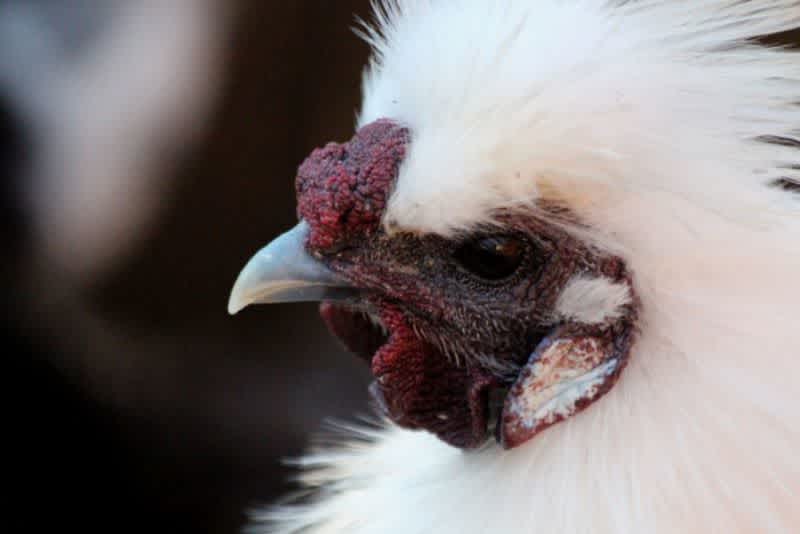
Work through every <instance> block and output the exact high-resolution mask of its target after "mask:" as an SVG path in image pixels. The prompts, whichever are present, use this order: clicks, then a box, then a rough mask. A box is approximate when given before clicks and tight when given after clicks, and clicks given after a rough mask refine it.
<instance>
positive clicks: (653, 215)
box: [263, 0, 800, 534]
mask: <svg viewBox="0 0 800 534" xmlns="http://www.w3.org/2000/svg"><path fill="white" fill-rule="evenodd" d="M377 13H378V17H377V18H378V24H377V26H376V27H375V29H372V30H367V32H366V35H367V37H368V39H369V41H370V42H371V44H372V45H373V47H374V49H375V60H374V62H373V64H372V66H371V67H370V69H369V70H368V73H367V75H366V77H365V83H364V91H365V96H364V104H363V109H362V113H361V116H360V123H362V124H366V123H368V122H371V121H373V120H375V119H377V118H380V117H389V118H392V119H395V120H397V121H400V122H403V123H405V124H406V125H408V126H409V128H410V130H411V132H412V143H411V147H410V152H409V155H408V157H407V158H406V161H405V162H404V164H403V166H402V168H401V171H400V175H399V178H398V183H397V186H396V189H395V191H394V193H393V195H392V197H391V200H390V204H389V208H388V210H387V213H386V216H385V220H384V222H385V223H386V225H387V228H389V229H395V228H400V229H403V230H411V231H418V232H436V233H441V234H444V235H448V234H452V233H453V232H457V231H460V230H464V229H467V228H469V227H472V226H474V225H476V224H480V223H485V222H487V221H491V217H492V212H493V211H494V210H495V209H497V208H498V207H509V206H512V207H516V208H519V209H532V210H533V209H536V208H535V207H534V203H535V202H536V201H538V200H542V199H545V200H556V201H559V202H563V203H565V204H566V205H567V206H569V208H570V209H571V210H572V211H573V212H574V213H576V214H577V215H578V216H579V217H580V219H581V220H582V221H583V222H585V223H586V224H587V225H588V227H589V228H590V229H591V230H585V229H584V230H581V231H582V232H583V233H584V234H585V236H586V237H587V238H588V239H592V240H593V241H594V242H595V243H596V244H597V245H598V246H601V247H604V248H607V249H610V250H613V251H614V252H616V253H618V254H620V255H622V256H623V257H624V259H625V260H626V262H627V264H628V266H629V267H630V269H631V270H632V272H633V275H634V281H635V285H636V288H637V291H638V294H639V296H640V298H641V310H642V317H641V325H640V335H639V338H638V340H637V341H636V343H635V345H634V347H633V350H632V353H631V356H630V364H629V366H628V368H627V370H626V371H625V373H623V375H622V378H621V379H620V381H619V383H618V384H617V385H616V386H615V387H614V388H613V389H612V391H611V392H609V393H608V394H607V395H606V396H605V397H604V398H603V399H601V400H600V401H598V402H597V403H595V404H594V405H592V406H591V408H590V409H588V410H586V411H585V412H582V413H581V414H579V415H577V416H574V417H572V418H570V419H568V420H567V421H565V422H563V423H560V424H558V425H556V426H554V427H552V428H550V429H548V430H547V431H545V432H544V433H542V434H541V435H539V436H537V437H536V438H535V439H533V440H531V441H530V442H528V443H526V444H525V445H523V446H520V447H518V448H516V449H513V450H509V451H503V450H501V449H499V448H498V447H497V446H496V445H494V444H492V445H489V446H487V447H485V448H484V449H482V450H480V451H477V452H467V453H465V452H462V451H460V450H457V449H454V448H450V447H449V446H447V445H445V444H443V443H442V442H440V441H438V440H437V439H436V438H435V437H433V436H431V435H429V434H427V433H424V432H410V431H405V430H401V429H398V428H394V427H389V428H386V429H383V430H378V431H370V432H366V431H363V432H364V433H362V434H361V437H362V438H363V437H367V438H369V439H367V440H358V439H356V438H357V437H358V436H352V438H353V440H354V441H350V442H346V443H344V444H343V445H341V446H340V447H338V448H334V449H327V450H323V451H321V452H319V453H317V454H313V455H311V456H308V457H306V458H304V459H303V460H302V461H301V462H300V463H301V465H302V466H303V467H305V468H309V471H307V472H306V474H305V475H303V481H304V482H305V483H306V484H307V485H308V486H309V487H311V488H321V491H320V494H319V496H318V497H317V498H315V499H314V500H313V501H312V502H311V503H310V504H304V505H294V506H286V507H280V508H276V509H273V510H270V511H268V512H267V513H265V514H264V517H263V518H264V519H268V520H270V522H269V525H270V526H269V527H267V528H268V529H273V531H275V532H299V531H301V530H302V531H303V532H313V533H332V532H353V533H403V534H416V533H423V532H436V533H440V534H445V533H459V534H462V533H481V532H503V533H508V534H513V533H523V532H524V533H529V532H544V533H551V532H552V533H605V532H614V533H634V532H635V533H641V532H647V533H659V532H703V533H707V532H725V533H737V532H741V533H745V532H746V533H750V532H787V533H788V532H797V531H798V530H800V459H799V458H800V455H798V454H797V451H798V446H799V445H800V402H798V400H799V399H800V386H799V385H798V384H799V379H798V376H800V318H798V310H799V309H800V284H798V283H797V278H798V273H800V202H798V199H797V197H793V196H792V195H790V194H787V193H786V192H785V191H779V190H777V189H776V188H774V187H770V186H769V184H770V183H771V182H772V181H773V180H774V179H776V178H778V177H788V178H795V179H800V171H798V170H797V169H796V168H795V169H791V168H790V167H791V165H792V163H793V162H795V163H796V162H797V161H798V159H800V154H798V153H797V152H796V151H793V149H790V148H789V147H783V146H778V145H774V144H766V143H763V142H760V141H758V140H756V139H757V138H758V137H760V136H766V135H768V136H785V137H792V136H795V137H796V136H797V135H798V127H800V106H799V105H797V102H798V101H800V55H798V54H797V53H794V52H791V51H787V50H781V49H775V48H772V49H769V48H765V47H759V46H756V45H754V44H752V43H751V42H749V41H747V39H748V38H750V37H753V36H755V35H760V34H766V33H771V32H777V31H782V30H786V29H790V28H793V27H797V26H800V2H798V1H797V0H752V1H748V2H742V1H739V0H691V1H681V0H674V1H673V0H640V1H621V0H618V1H614V0H572V1H568V0H540V1H537V2H533V1H528V0H503V1H498V2H494V1H488V0H483V1H481V0H460V1H455V0H453V1H449V0H440V1H436V0H397V1H394V2H386V3H383V4H381V5H380V6H379V7H378V10H377ZM576 231H578V230H576ZM592 298H595V299H597V295H593V296H592ZM601 301H602V299H601ZM575 305H576V303H575V302H570V306H572V307H574V306H575ZM351 432H357V431H355V430H353V429H351ZM303 529H308V530H303Z"/></svg>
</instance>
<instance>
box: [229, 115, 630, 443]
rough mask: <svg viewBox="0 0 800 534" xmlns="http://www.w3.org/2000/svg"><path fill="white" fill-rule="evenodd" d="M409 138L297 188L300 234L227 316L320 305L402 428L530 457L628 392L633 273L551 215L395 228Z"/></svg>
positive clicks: (334, 163) (251, 281)
mask: <svg viewBox="0 0 800 534" xmlns="http://www.w3.org/2000/svg"><path fill="white" fill-rule="evenodd" d="M409 142H410V136H409V133H408V131H407V130H406V129H404V128H403V127H401V126H399V125H397V124H395V123H393V122H391V121H388V120H380V121H377V122H375V123H372V124H370V125H367V126H365V127H364V128H362V129H361V130H359V131H358V132H357V133H356V135H355V136H354V138H353V139H352V140H351V141H350V142H349V143H346V144H329V145H328V146H326V147H325V148H323V149H319V150H316V151H314V152H313V153H312V154H311V156H310V157H309V158H308V159H307V160H306V161H305V162H304V163H303V164H302V165H301V167H300V169H299V172H298V177H297V194H298V212H299V216H300V219H301V223H300V224H299V225H298V226H297V227H296V228H295V229H294V230H292V231H290V232H288V233H287V234H284V236H282V237H281V238H279V239H278V240H276V241H275V242H273V244H271V245H269V246H268V247H266V248H265V249H264V250H262V251H261V252H260V253H258V254H257V255H256V257H255V258H254V259H253V260H251V262H250V263H249V264H248V266H247V267H245V269H244V271H243V272H242V274H241V275H240V278H239V280H237V283H236V286H235V287H234V291H233V293H232V295H231V304H230V306H229V308H230V310H231V311H232V312H235V311H237V310H238V309H240V308H241V307H243V306H245V305H247V304H249V303H252V302H276V301H287V300H309V299H319V300H322V301H323V302H322V305H321V314H322V317H323V319H324V321H325V322H326V324H327V326H328V328H329V329H330V330H331V331H332V332H333V333H334V334H335V335H336V336H337V337H338V338H339V339H340V340H341V341H342V342H343V343H344V344H345V345H346V346H347V348H348V349H349V350H351V351H352V352H354V353H355V354H357V355H359V356H360V357H362V358H364V359H365V360H366V361H367V362H368V363H369V364H370V366H371V369H372V372H373V374H374V376H375V379H376V380H375V382H374V383H373V385H372V387H371V392H372V394H373V396H374V397H375V399H376V401H377V403H378V405H379V406H380V408H381V409H382V410H383V412H384V413H385V414H386V415H387V416H388V417H389V418H390V419H391V420H392V421H394V422H395V423H396V424H398V425H401V426H404V427H406V428H412V429H424V430H427V431H430V432H432V433H434V434H436V435H437V436H438V437H440V438H441V439H442V440H444V441H446V442H447V443H449V444H451V445H454V446H456V447H460V448H465V449H467V448H474V447H477V446H479V445H481V444H482V443H483V442H484V441H485V440H486V438H487V435H489V434H490V433H492V432H493V433H494V434H495V437H496V438H497V440H498V441H499V442H500V443H501V444H502V445H503V446H505V447H514V446H517V445H519V444H521V443H523V442H525V441H527V440H528V439H530V438H531V437H533V436H534V435H535V434H536V433H538V432H540V431H541V430H543V429H544V428H546V427H547V426H549V425H551V424H553V423H556V422H558V421H560V420H562V419H564V418H566V417H568V416H570V415H572V414H573V413H575V412H577V411H579V410H581V409H582V408H584V407H586V406H588V405H589V404H590V403H591V402H593V401H594V400H596V399H597V398H599V397H600V396H601V395H602V394H603V393H604V392H606V391H607V390H608V389H609V388H610V387H611V386H612V385H613V384H614V382H615V381H616V379H617V377H618V376H619V373H620V372H621V371H622V369H623V368H624V366H625V363H626V360H627V355H628V351H629V348H630V345H631V342H632V333H633V328H634V322H635V316H636V299H635V296H634V295H633V292H632V288H631V282H630V277H629V275H628V273H627V271H626V269H625V266H624V264H623V262H622V261H621V260H620V259H619V258H616V257H613V256H610V255H604V254H602V253H600V252H598V251H596V250H593V249H591V248H590V247H587V246H585V245H584V244H582V243H581V242H580V241H579V240H578V239H576V238H575V237H574V236H572V235H571V234H570V233H568V232H567V231H565V230H564V229H562V226H561V225H558V224H552V223H549V222H548V220H547V214H548V213H552V215H553V217H554V219H560V218H561V217H563V213H561V212H557V211H556V210H553V209H551V210H548V209H547V207H543V209H542V211H541V214H540V215H538V216H531V215H522V214H515V213H499V214H498V215H497V223H498V224H497V225H493V226H492V227H490V228H480V229H478V230H475V231H474V232H472V233H470V234H469V235H461V236H458V237H456V238H446V237H442V236H438V235H431V234H427V235H418V234H412V233H406V232H403V231H402V230H401V229H398V230H397V231H391V232H387V231H386V229H385V228H384V227H383V226H382V225H381V216H382V214H383V211H384V208H385V206H386V203H387V201H388V198H389V196H390V195H391V192H392V187H393V184H394V182H395V180H396V177H397V174H398V169H399V166H400V164H401V162H402V160H403V157H404V155H405V151H406V147H407V146H408V143H409Z"/></svg>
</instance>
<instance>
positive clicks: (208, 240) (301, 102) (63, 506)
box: [0, 0, 800, 533]
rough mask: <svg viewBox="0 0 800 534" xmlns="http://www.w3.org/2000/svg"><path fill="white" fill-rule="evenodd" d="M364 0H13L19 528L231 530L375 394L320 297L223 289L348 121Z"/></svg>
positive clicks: (9, 290) (14, 520)
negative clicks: (308, 164)
mask: <svg viewBox="0 0 800 534" xmlns="http://www.w3.org/2000/svg"><path fill="white" fill-rule="evenodd" d="M368 4H369V0H336V1H335V2H333V1H323V0H292V1H291V2H279V1H263V0H216V1H215V0H172V1H171V2H164V1H163V0H139V1H137V2H130V1H126V0H68V1H64V0H0V172H2V179H3V181H2V196H0V200H1V201H2V203H3V205H2V211H0V213H2V216H3V218H4V221H3V222H4V224H3V231H2V235H3V240H4V243H3V245H4V249H5V261H3V262H2V269H3V275H4V276H5V277H6V280H7V282H6V284H5V295H4V297H5V298H4V299H3V305H4V312H5V314H4V317H5V319H4V325H3V326H4V328H3V334H2V336H3V341H4V344H3V346H4V348H5V349H7V350H6V352H5V356H4V360H5V361H6V362H8V363H9V364H10V365H8V366H7V367H6V370H5V372H4V373H3V376H5V377H6V378H5V381H6V384H7V387H4V388H3V393H4V399H5V406H6V413H7V414H8V416H9V417H8V418H7V419H6V422H5V425H4V426H5V432H4V435H5V436H6V437H5V441H6V443H10V444H11V448H10V454H8V455H5V459H6V460H5V461H6V462H7V463H8V466H7V469H6V470H5V472H6V473H8V474H10V476H6V477H4V479H3V480H4V482H5V483H6V487H7V491H10V493H11V494H12V495H13V498H12V506H11V507H10V511H9V512H8V513H9V514H10V521H6V522H5V524H6V525H9V527H7V528H6V531H7V532H17V531H25V532H30V531H33V532H39V531H51V530H56V529H59V530H60V529H72V528H77V529H80V530H81V531H94V530H100V529H102V530H108V531H113V532H162V531H164V532H172V533H179V532H194V533H203V532H214V533H228V532H237V531H239V530H240V529H241V528H242V527H243V525H245V523H246V517H247V516H246V514H247V510H248V509H251V508H253V507H257V506H261V505H264V504H266V503H269V502H271V501H273V500H274V499H275V498H276V497H277V496H279V495H280V494H282V493H285V492H286V491H287V490H289V489H291V485H290V482H289V481H288V477H289V474H290V473H289V471H288V470H287V469H286V468H285V467H283V466H282V464H281V460H282V459H283V458H287V457H292V456H296V455H298V454H300V453H301V452H302V450H303V449H304V448H305V447H306V446H307V445H308V444H309V441H310V436H312V435H313V434H315V433H318V432H319V431H320V430H321V429H322V428H323V420H325V419H328V418H348V417H352V416H353V415H354V414H358V413H366V412H367V394H366V385H367V383H368V381H369V376H368V371H367V368H366V367H365V366H364V365H363V364H362V363H361V362H359V361H357V360H356V359H355V358H353V357H351V356H349V355H347V354H345V353H344V352H343V351H342V350H341V349H340V348H339V347H338V345H337V344H336V342H335V340H334V339H333V338H332V337H331V336H329V335H328V334H327V332H326V331H325V330H324V328H323V326H322V324H321V321H320V320H318V317H317V310H316V305H313V304H308V305H299V304H297V305H283V306H280V307H256V308H250V309H247V310H245V311H244V312H242V313H241V314H240V315H238V316H237V317H236V318H235V319H234V318H231V317H229V316H228V315H227V313H226V311H225V309H226V302H227V297H228V292H229V290H230V288H231V286H232V284H233V281H234V279H235V278H236V275H237V274H238V272H239V270H240V269H241V267H243V266H244V263H245V261H246V260H247V259H248V258H249V257H250V255H251V254H252V253H253V252H255V251H256V250H257V249H258V248H260V247H261V246H262V245H264V244H266V242H268V241H269V240H270V239H271V238H272V237H274V236H275V235H277V234H278V233H280V232H281V231H283V230H285V229H288V228H289V227H291V226H292V225H293V224H294V222H295V212H294V183H293V180H294V174H295V170H296V168H297V165H298V164H299V163H300V162H301V161H302V160H303V158H304V157H305V156H306V154H308V153H309V152H310V151H311V149H313V148H314V147H317V146H320V145H322V144H324V143H326V142H327V141H330V140H338V141H342V140H346V139H347V138H349V137H350V135H351V134H352V130H353V124H354V117H355V112H356V110H357V107H358V102H359V90H360V73H361V69H362V67H363V65H364V63H365V61H366V58H367V53H368V51H367V48H366V46H365V45H364V44H363V43H361V42H360V41H359V40H358V39H357V38H356V37H355V36H354V34H353V33H352V31H351V27H352V26H353V25H354V23H355V20H356V19H355V17H356V16H360V17H362V18H369V10H368ZM770 41H771V42H774V43H781V44H791V43H797V44H800V32H797V31H796V32H790V33H788V34H784V35H781V36H777V37H773V38H770Z"/></svg>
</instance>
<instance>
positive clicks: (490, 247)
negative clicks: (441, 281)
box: [454, 236, 525, 280]
mask: <svg viewBox="0 0 800 534" xmlns="http://www.w3.org/2000/svg"><path fill="white" fill-rule="evenodd" d="M524 252H525V244H524V243H523V242H522V240H520V239H516V238H514V237H510V236H489V237H481V238H479V239H475V240H473V241H468V242H467V243H464V244H463V245H461V246H460V247H459V248H458V250H456V252H455V254H454V257H455V259H456V261H458V262H459V263H460V264H461V265H462V266H463V267H464V268H465V269H467V270H468V271H470V272H471V273H473V274H476V275H478V276H480V277H481V278H484V279H486V280H500V279H501V278H506V277H507V276H511V275H512V274H514V271H516V270H517V267H519V264H520V263H522V256H523V253H524Z"/></svg>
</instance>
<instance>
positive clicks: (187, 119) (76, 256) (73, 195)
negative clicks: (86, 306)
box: [0, 0, 224, 277]
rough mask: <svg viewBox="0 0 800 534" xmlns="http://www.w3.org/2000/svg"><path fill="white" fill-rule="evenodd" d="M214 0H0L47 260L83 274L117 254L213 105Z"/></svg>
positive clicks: (217, 22)
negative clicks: (29, 141)
mask: <svg viewBox="0 0 800 534" xmlns="http://www.w3.org/2000/svg"><path fill="white" fill-rule="evenodd" d="M221 11H223V10H222V5H221V4H219V3H217V2H214V1H213V0H199V1H197V0H195V1H193V0H176V1H170V2H162V1H158V0H144V1H139V2H127V1H119V0H111V1H104V0H78V1H73V2H58V1H48V0H35V1H30V0H20V1H13V0H5V1H3V2H2V3H0V91H2V94H3V95H5V97H6V98H8V99H9V101H10V102H11V103H12V104H13V106H14V108H15V110H17V112H18V113H19V115H20V118H21V119H22V120H23V121H24V123H25V125H26V127H27V128H28V131H29V132H30V134H31V139H32V141H33V144H34V146H35V147H36V148H35V152H36V154H35V158H34V159H33V161H32V166H31V168H30V169H29V170H28V179H27V180H25V182H24V183H25V191H24V194H25V195H26V197H27V199H28V202H29V205H30V209H31V213H32V214H33V216H32V221H34V228H35V234H36V237H35V239H36V242H37V248H38V249H39V251H40V252H41V254H42V257H43V258H45V259H46V260H45V261H48V262H55V263H56V264H57V268H58V269H59V270H62V271H66V272H69V273H72V274H73V275H78V276H80V277H89V276H92V275H93V274H97V272H98V271H100V270H103V269H107V268H108V267H109V266H110V264H111V262H113V261H120V260H121V259H122V258H123V257H124V256H123V253H124V252H125V251H126V250H129V249H130V248H131V247H132V245H134V244H135V243H136V242H137V238H138V236H140V235H141V232H142V229H143V228H144V226H145V225H146V224H147V223H148V222H149V221H150V220H151V218H152V216H153V215H154V213H155V210H156V209H157V208H158V207H159V205H160V203H161V202H162V201H161V200H160V197H161V196H162V195H163V194H164V193H165V192H166V189H167V188H166V185H167V184H166V181H167V175H168V173H170V172H171V171H172V169H171V165H173V164H174V162H175V160H176V156H178V155H179V154H180V153H181V151H182V150H185V147H186V145H187V143H188V142H191V141H192V140H193V139H195V138H196V137H197V135H198V133H199V130H200V128H201V126H202V125H203V123H204V122H205V120H206V118H207V116H208V113H207V112H208V109H209V104H210V102H211V97H212V95H213V94H214V90H215V88H216V86H217V85H218V80H219V75H220V72H219V70H220V66H221V65H220V64H219V59H220V52H221V46H220V45H221V43H220V38H221V37H222V35H223V34H222V32H223V30H224V24H223V21H224V17H223V16H222V13H221Z"/></svg>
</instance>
